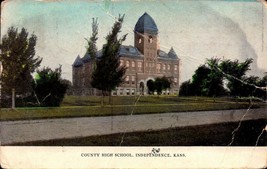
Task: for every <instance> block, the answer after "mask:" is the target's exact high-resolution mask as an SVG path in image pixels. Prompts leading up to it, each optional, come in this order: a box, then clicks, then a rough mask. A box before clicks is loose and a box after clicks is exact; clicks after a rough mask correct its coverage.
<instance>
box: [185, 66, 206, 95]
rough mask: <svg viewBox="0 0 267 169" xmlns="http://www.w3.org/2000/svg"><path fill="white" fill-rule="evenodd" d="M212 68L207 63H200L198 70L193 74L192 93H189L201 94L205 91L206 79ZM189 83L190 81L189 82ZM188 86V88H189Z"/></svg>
mask: <svg viewBox="0 0 267 169" xmlns="http://www.w3.org/2000/svg"><path fill="white" fill-rule="evenodd" d="M210 72H211V70H210V68H209V67H207V66H206V65H200V66H199V67H198V68H197V70H196V71H195V74H194V75H193V76H192V83H191V84H190V85H191V86H190V87H189V88H190V93H188V94H189V95H193V96H195V95H196V96H201V95H203V94H205V93H203V87H204V83H205V81H207V79H208V78H209V74H210ZM188 83H189V82H188ZM185 85H186V84H185ZM189 88H188V87H187V89H189Z"/></svg>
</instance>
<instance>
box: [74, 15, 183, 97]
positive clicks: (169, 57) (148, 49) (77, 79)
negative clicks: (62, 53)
mask: <svg viewBox="0 0 267 169" xmlns="http://www.w3.org/2000/svg"><path fill="white" fill-rule="evenodd" d="M99 57H101V52H99ZM119 57H120V64H121V65H125V66H126V67H127V71H126V73H125V82H124V83H123V84H121V85H120V86H119V87H117V88H116V90H114V91H113V92H112V94H113V95H136V94H147V93H148V88H147V82H148V81H150V80H152V81H153V80H155V78H156V77H163V76H165V77H167V78H169V79H170V80H171V81H172V87H171V88H170V89H169V90H167V91H163V94H178V92H179V79H180V59H179V58H178V56H177V54H176V53H175V51H174V49H173V48H171V49H170V50H169V52H167V53H166V52H164V51H162V50H161V49H160V45H159V37H158V28H157V25H156V23H155V21H154V20H153V18H152V17H151V16H150V15H148V14H147V13H144V14H143V15H142V16H141V17H140V18H139V19H138V21H137V23H136V25H135V28H134V46H125V45H121V48H120V51H119ZM92 67H93V62H92V60H91V59H90V56H89V54H85V55H84V56H83V57H80V56H79V55H78V56H77V58H76V59H75V61H74V63H73V65H72V73H73V75H72V76H73V89H74V90H73V91H74V94H75V95H98V94H99V91H97V90H96V89H93V88H92V86H91V84H90V82H91V80H92V79H91V75H92V70H93V69H92Z"/></svg>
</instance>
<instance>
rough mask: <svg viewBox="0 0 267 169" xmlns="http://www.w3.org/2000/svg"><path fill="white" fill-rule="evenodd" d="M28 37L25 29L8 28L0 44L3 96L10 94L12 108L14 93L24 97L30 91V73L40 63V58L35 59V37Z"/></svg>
mask: <svg viewBox="0 0 267 169" xmlns="http://www.w3.org/2000/svg"><path fill="white" fill-rule="evenodd" d="M28 36H29V33H28V32H27V30H26V29H25V28H22V29H21V31H20V32H18V29H17V28H14V27H10V28H8V31H7V34H6V35H4V36H3V38H2V43H1V44H0V50H1V52H2V53H1V55H0V61H1V62H2V65H3V72H2V87H3V88H2V89H3V95H10V94H11V93H12V108H15V95H16V93H17V94H19V95H23V96H26V95H28V94H30V92H31V91H32V85H31V84H32V81H33V78H32V76H31V73H33V72H34V71H35V69H36V68H38V67H39V66H40V64H41V62H42V59H41V58H40V57H37V58H35V45H36V41H37V37H36V36H35V35H34V34H31V35H30V37H28Z"/></svg>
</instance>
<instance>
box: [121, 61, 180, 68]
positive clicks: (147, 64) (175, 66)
mask: <svg viewBox="0 0 267 169" xmlns="http://www.w3.org/2000/svg"><path fill="white" fill-rule="evenodd" d="M130 63H131V67H132V68H134V67H135V61H131V62H130V61H128V60H127V61H126V64H125V65H126V67H130ZM123 64H124V61H123V60H120V66H122V65H123ZM137 64H138V67H139V68H142V66H143V64H142V62H137ZM146 66H147V67H148V66H149V67H154V63H146ZM161 67H162V68H161ZM157 69H158V70H160V69H162V70H170V69H171V65H170V64H160V63H158V64H157ZM174 70H178V65H174Z"/></svg>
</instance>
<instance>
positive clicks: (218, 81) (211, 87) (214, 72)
mask: <svg viewBox="0 0 267 169" xmlns="http://www.w3.org/2000/svg"><path fill="white" fill-rule="evenodd" d="M219 61H220V59H217V58H212V59H208V60H207V62H206V63H207V64H208V66H209V69H210V72H209V74H208V77H207V79H205V80H204V82H203V88H202V93H203V94H204V95H205V96H213V97H214V96H222V95H225V93H226V91H225V89H224V86H223V73H222V72H221V71H219V70H218V68H219Z"/></svg>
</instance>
